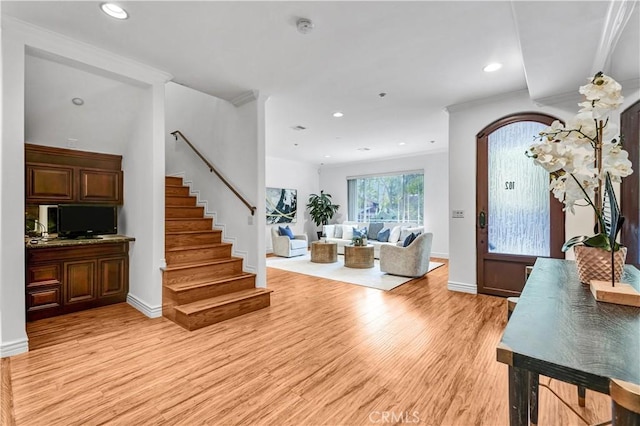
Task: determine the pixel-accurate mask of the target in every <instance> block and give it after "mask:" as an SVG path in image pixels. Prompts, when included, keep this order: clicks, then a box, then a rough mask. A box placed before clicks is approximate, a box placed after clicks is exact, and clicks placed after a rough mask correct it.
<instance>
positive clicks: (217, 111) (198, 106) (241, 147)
mask: <svg viewBox="0 0 640 426" xmlns="http://www.w3.org/2000/svg"><path fill="white" fill-rule="evenodd" d="M264 102H265V99H263V98H261V97H258V99H257V100H255V101H251V102H249V103H246V104H244V105H242V106H240V107H235V106H234V105H233V104H231V103H229V102H227V101H225V100H223V99H219V98H216V97H213V96H210V95H207V94H204V93H201V92H198V91H196V90H193V89H190V88H188V87H184V86H181V85H179V84H175V83H168V84H167V86H166V116H165V117H166V129H167V133H166V138H165V141H166V173H167V175H182V176H184V178H185V181H186V182H187V183H190V184H191V188H192V190H193V191H197V194H198V199H199V201H200V202H202V203H206V207H205V210H206V212H207V214H208V215H211V216H213V217H214V226H217V227H222V228H223V239H224V240H225V241H229V242H232V243H233V253H234V255H236V256H241V257H243V258H244V268H245V270H246V271H249V272H254V273H257V274H258V277H257V285H258V286H261V287H264V286H266V275H265V272H266V267H265V266H264V254H265V251H264V250H265V248H264V247H265V245H264V244H265V242H264V239H265V236H264V231H263V230H264V226H265V217H264V196H265V189H264V188H265V183H264V182H265V177H264V174H265V171H264V170H265V160H264ZM174 130H180V131H181V132H182V133H183V134H184V135H185V136H186V137H187V138H188V139H189V140H190V141H191V143H192V144H194V145H195V146H196V147H197V148H198V150H199V151H200V152H202V154H203V155H204V156H205V157H206V158H207V159H208V160H209V161H210V162H211V163H212V164H213V165H214V166H215V167H216V169H217V170H219V171H220V172H221V173H222V174H223V175H224V176H225V177H226V178H227V180H228V181H229V182H231V183H232V184H233V185H234V187H235V188H236V189H237V190H238V192H239V193H240V194H242V195H243V196H244V197H245V198H246V199H247V201H248V202H249V203H250V204H251V205H254V206H256V207H257V211H256V215H255V216H251V213H250V211H249V209H248V208H247V207H245V205H244V204H242V202H241V201H240V200H239V199H238V198H236V196H235V195H234V194H233V193H232V192H231V191H230V190H229V189H228V188H227V187H226V186H225V185H224V184H223V183H222V182H221V181H220V180H219V179H218V178H217V177H216V176H215V175H214V174H212V173H210V172H209V169H208V168H207V166H206V165H205V164H204V163H203V162H202V161H201V160H200V159H199V158H198V157H197V156H196V154H195V153H194V152H193V151H192V150H191V149H190V148H189V147H188V146H187V145H186V144H185V143H184V142H183V141H181V140H179V141H176V140H175V139H174V138H173V136H171V135H170V134H169V132H172V131H174ZM239 153H241V154H239Z"/></svg>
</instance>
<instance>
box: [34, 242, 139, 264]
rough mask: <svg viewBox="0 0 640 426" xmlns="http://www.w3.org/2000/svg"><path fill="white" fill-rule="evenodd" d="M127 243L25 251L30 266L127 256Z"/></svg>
mask: <svg viewBox="0 0 640 426" xmlns="http://www.w3.org/2000/svg"><path fill="white" fill-rule="evenodd" d="M128 253H129V243H99V244H86V245H78V246H70V247H55V248H35V249H29V250H27V261H28V262H29V263H30V264H33V263H42V262H53V261H56V260H58V261H59V260H67V259H69V260H75V259H88V258H98V257H111V256H127V255H128Z"/></svg>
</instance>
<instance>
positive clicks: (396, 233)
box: [389, 226, 400, 243]
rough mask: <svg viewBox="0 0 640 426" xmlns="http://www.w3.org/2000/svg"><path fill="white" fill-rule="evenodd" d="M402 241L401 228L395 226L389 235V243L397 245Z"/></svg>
mask: <svg viewBox="0 0 640 426" xmlns="http://www.w3.org/2000/svg"><path fill="white" fill-rule="evenodd" d="M399 239H400V226H394V227H393V229H392V230H391V234H389V242H390V243H397V242H398V240H399Z"/></svg>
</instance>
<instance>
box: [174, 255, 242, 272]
mask: <svg viewBox="0 0 640 426" xmlns="http://www.w3.org/2000/svg"><path fill="white" fill-rule="evenodd" d="M238 261H242V258H241V257H234V256H231V257H225V258H224V259H215V260H207V261H206V262H197V263H185V264H180V265H175V266H167V267H166V268H165V269H164V270H165V271H166V272H169V271H180V270H182V269H189V268H199V267H201V266H211V265H219V264H221V263H229V262H238Z"/></svg>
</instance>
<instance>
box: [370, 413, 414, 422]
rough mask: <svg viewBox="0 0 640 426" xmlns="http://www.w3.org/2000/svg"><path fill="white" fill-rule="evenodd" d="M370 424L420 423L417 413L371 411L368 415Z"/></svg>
mask: <svg viewBox="0 0 640 426" xmlns="http://www.w3.org/2000/svg"><path fill="white" fill-rule="evenodd" d="M369 421H370V422H371V423H420V413H418V412H417V411H411V412H409V411H400V412H396V411H372V412H370V413H369Z"/></svg>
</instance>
